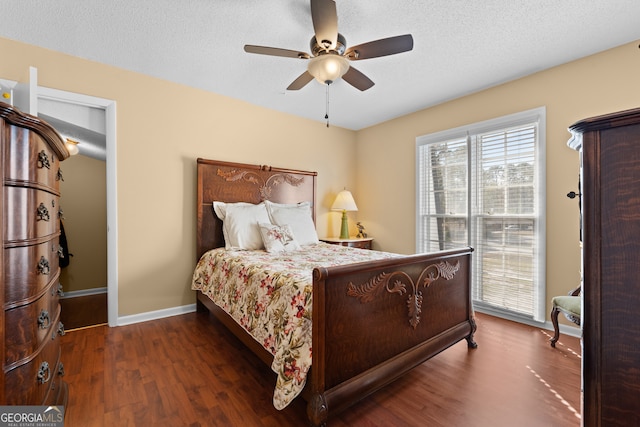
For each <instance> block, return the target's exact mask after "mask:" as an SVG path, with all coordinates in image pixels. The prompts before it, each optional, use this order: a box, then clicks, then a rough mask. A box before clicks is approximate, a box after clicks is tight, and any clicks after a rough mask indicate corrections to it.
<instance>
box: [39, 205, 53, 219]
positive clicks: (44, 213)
mask: <svg viewBox="0 0 640 427" xmlns="http://www.w3.org/2000/svg"><path fill="white" fill-rule="evenodd" d="M36 216H37V217H38V221H49V219H50V217H49V209H47V207H46V206H45V205H44V203H40V205H39V206H38V210H37V211H36Z"/></svg>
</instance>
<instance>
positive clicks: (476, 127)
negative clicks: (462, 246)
mask: <svg viewBox="0 0 640 427" xmlns="http://www.w3.org/2000/svg"><path fill="white" fill-rule="evenodd" d="M532 123H536V124H537V128H538V130H537V133H538V135H537V137H538V140H537V144H538V145H537V146H536V153H535V162H536V169H535V171H534V186H535V190H536V193H537V198H538V203H537V209H536V210H535V212H534V216H535V221H536V226H537V232H536V236H535V238H536V253H535V258H536V260H537V268H536V274H535V277H534V280H535V281H536V283H537V286H535V288H534V289H535V290H534V296H533V298H534V310H533V313H532V316H531V317H530V316H527V315H523V314H520V313H516V312H512V311H508V310H502V309H500V308H498V307H494V306H491V305H486V304H483V303H481V302H478V301H474V308H475V309H476V310H478V311H481V312H486V313H489V314H493V315H496V316H500V317H504V318H508V319H511V320H515V321H518V322H522V323H529V324H536V325H539V324H541V323H544V321H545V318H546V108H545V107H539V108H534V109H531V110H527V111H523V112H519V113H515V114H511V115H508V116H503V117H499V118H496V119H491V120H487V121H483V122H478V123H474V124H470V125H465V126H461V127H458V128H455V129H449V130H445V131H442V132H436V133H432V134H428V135H423V136H419V137H417V138H416V153H415V155H416V219H415V220H416V252H421V251H422V247H423V242H422V236H423V230H422V223H423V222H422V217H421V200H422V195H421V194H420V192H421V182H420V179H421V175H422V171H421V170H420V167H421V166H420V155H419V152H420V149H421V147H422V146H424V145H428V144H434V143H438V142H446V141H451V140H455V139H466V141H467V152H468V155H467V161H468V164H469V165H471V164H472V161H475V159H474V158H475V156H476V154H475V152H473V147H472V144H471V138H470V136H475V135H480V134H484V133H488V132H494V131H501V130H505V129H509V128H512V127H516V126H523V125H527V124H532ZM474 168H475V165H472V166H470V167H468V170H469V175H468V178H467V185H468V192H467V194H468V201H467V236H468V242H467V244H468V245H469V246H472V247H473V246H474V244H475V242H474V240H473V239H474V236H475V235H476V233H475V231H476V230H474V227H475V223H476V218H477V213H476V212H474V211H473V203H474V202H475V200H472V199H475V196H474V192H473V190H474V189H473V188H472V186H473V185H474V183H473V182H472V180H473V179H474V178H471V175H472V171H473V169H474ZM479 258H480V257H479V256H475V257H473V268H472V281H473V288H474V290H475V289H476V288H477V286H478V283H476V281H477V280H479V279H478V277H480V275H479V274H476V271H478V268H479ZM473 293H474V292H472V294H473Z"/></svg>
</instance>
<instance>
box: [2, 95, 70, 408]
mask: <svg viewBox="0 0 640 427" xmlns="http://www.w3.org/2000/svg"><path fill="white" fill-rule="evenodd" d="M67 157H69V153H68V151H67V150H66V148H65V145H64V141H63V140H62V138H61V137H60V135H59V134H58V133H57V132H56V131H55V130H54V129H53V128H52V127H51V126H50V125H49V124H48V123H46V122H44V121H42V120H40V119H38V118H37V117H35V116H31V115H28V114H24V113H22V112H20V111H19V110H17V109H15V108H14V107H12V106H11V105H9V104H5V103H2V102H0V168H2V177H3V185H2V187H1V188H2V190H1V191H2V195H0V212H1V215H2V242H3V247H2V250H1V251H0V269H1V270H0V303H1V304H2V307H3V315H2V317H0V355H1V357H2V366H3V369H2V370H1V371H0V405H47V406H48V405H65V404H66V402H67V396H68V391H67V390H68V389H67V385H66V383H65V382H64V381H63V380H62V377H63V375H64V365H63V364H62V361H61V360H60V358H61V357H60V356H61V353H60V336H61V335H63V334H64V326H63V325H62V323H61V322H60V304H59V298H60V294H61V286H60V282H59V276H60V268H59V257H60V253H61V250H60V249H61V248H60V245H59V236H60V221H59V211H60V203H59V198H60V181H61V180H62V179H63V176H62V171H61V170H60V162H61V161H62V160H64V159H66V158H67Z"/></svg>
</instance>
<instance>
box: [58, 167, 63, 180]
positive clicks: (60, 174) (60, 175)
mask: <svg viewBox="0 0 640 427" xmlns="http://www.w3.org/2000/svg"><path fill="white" fill-rule="evenodd" d="M56 181H64V178H63V177H62V169H60V168H58V173H57V174H56Z"/></svg>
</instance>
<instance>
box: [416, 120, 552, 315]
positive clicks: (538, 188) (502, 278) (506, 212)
mask: <svg viewBox="0 0 640 427" xmlns="http://www.w3.org/2000/svg"><path fill="white" fill-rule="evenodd" d="M544 135H545V109H544V108H538V109H535V110H530V111H526V112H523V113H518V114H514V115H511V116H507V117H502V118H499V119H495V120H490V121H487V122H482V123H477V124H474V125H469V126H464V127H461V128H457V129H453V130H450V131H444V132H439V133H436V134H431V135H425V136H421V137H419V138H417V141H416V157H417V159H416V171H417V185H416V188H417V204H416V206H417V215H416V220H417V224H416V232H417V236H416V237H417V238H416V242H417V248H416V250H417V252H419V253H423V252H432V251H437V250H444V249H452V248H457V247H461V246H472V247H473V248H474V249H475V252H474V255H473V272H472V277H473V283H472V286H473V288H472V298H473V302H474V307H475V308H476V309H478V310H481V311H486V312H492V313H494V314H497V315H502V316H503V317H508V318H512V319H514V320H521V321H537V322H542V321H544V319H545V312H544V310H545V282H544V279H545V253H544V248H545V221H544V212H545V204H544V201H545V197H544V191H545V182H544V177H545V169H544V153H545V150H544V147H545V144H544Z"/></svg>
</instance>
